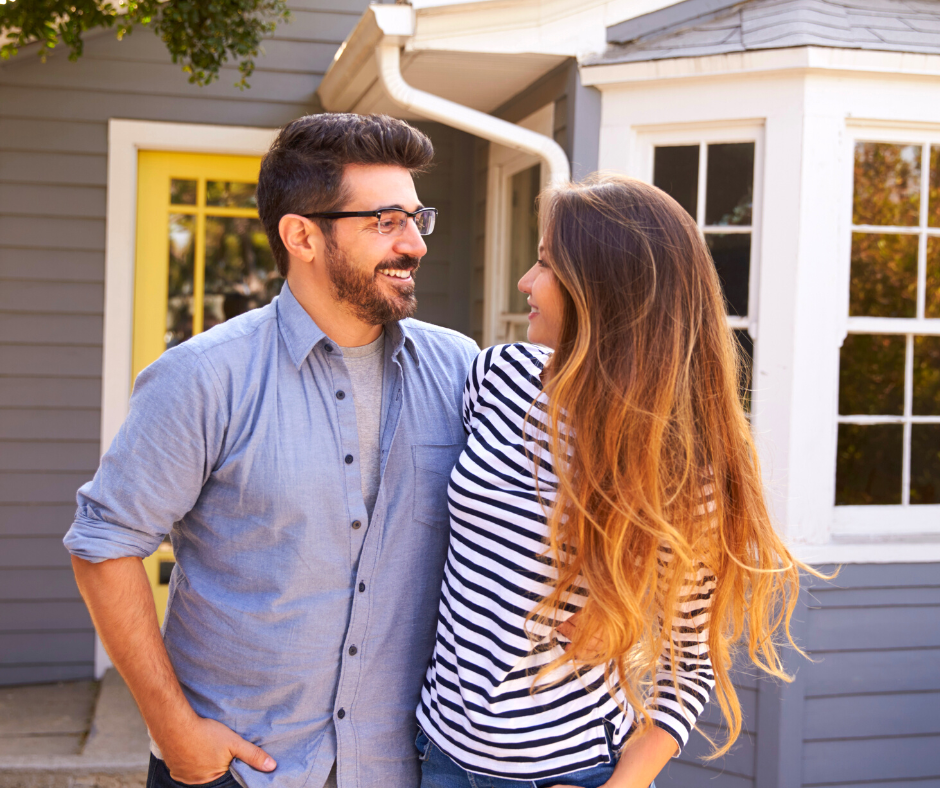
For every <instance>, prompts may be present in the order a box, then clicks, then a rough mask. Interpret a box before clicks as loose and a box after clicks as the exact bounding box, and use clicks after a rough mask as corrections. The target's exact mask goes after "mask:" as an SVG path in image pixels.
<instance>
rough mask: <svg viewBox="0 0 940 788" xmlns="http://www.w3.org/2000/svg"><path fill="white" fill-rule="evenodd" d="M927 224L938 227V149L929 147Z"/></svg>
mask: <svg viewBox="0 0 940 788" xmlns="http://www.w3.org/2000/svg"><path fill="white" fill-rule="evenodd" d="M927 224H929V225H930V226H931V227H940V147H938V146H936V145H932V146H931V147H930V196H929V199H928V201H927Z"/></svg>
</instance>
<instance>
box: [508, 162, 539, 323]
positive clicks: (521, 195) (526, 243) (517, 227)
mask: <svg viewBox="0 0 940 788" xmlns="http://www.w3.org/2000/svg"><path fill="white" fill-rule="evenodd" d="M540 179H541V168H540V166H539V165H538V164H536V165H535V166H534V167H530V168H529V169H527V170H523V171H522V172H517V173H516V174H515V175H513V176H512V182H511V184H510V188H511V189H512V213H511V215H510V218H509V221H510V235H509V273H508V275H509V281H508V282H507V283H506V286H507V289H508V291H509V311H510V312H515V313H521V312H528V311H529V305H528V304H527V303H526V295H525V293H520V292H519V288H518V287H516V285H517V284H518V282H519V280H520V279H521V278H522V275H523V274H524V273H525V272H526V271H528V270H529V269H530V268H531V267H532V266H533V265H534V264H535V261H536V259H537V258H538V255H539V217H538V214H537V213H536V210H535V198H536V197H538V196H539V186H540V185H541V181H540Z"/></svg>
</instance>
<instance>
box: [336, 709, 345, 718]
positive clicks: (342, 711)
mask: <svg viewBox="0 0 940 788" xmlns="http://www.w3.org/2000/svg"><path fill="white" fill-rule="evenodd" d="M336 716H337V718H339V719H343V717H345V716H346V709H340V710H339V711H338V712H336Z"/></svg>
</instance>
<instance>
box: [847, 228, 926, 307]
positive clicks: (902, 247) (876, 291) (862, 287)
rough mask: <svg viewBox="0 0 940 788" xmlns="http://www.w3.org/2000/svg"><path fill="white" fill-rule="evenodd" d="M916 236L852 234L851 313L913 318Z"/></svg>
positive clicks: (915, 282) (915, 278)
mask: <svg viewBox="0 0 940 788" xmlns="http://www.w3.org/2000/svg"><path fill="white" fill-rule="evenodd" d="M916 311H917V236H916V235H886V234H881V233H852V272H851V278H850V283H849V314H850V315H851V316H852V317H856V316H870V317H914V315H915V313H916Z"/></svg>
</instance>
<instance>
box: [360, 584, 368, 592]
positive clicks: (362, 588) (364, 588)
mask: <svg viewBox="0 0 940 788" xmlns="http://www.w3.org/2000/svg"><path fill="white" fill-rule="evenodd" d="M365 590H366V584H365V583H360V584H359V591H360V593H361V592H363V591H365Z"/></svg>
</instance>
